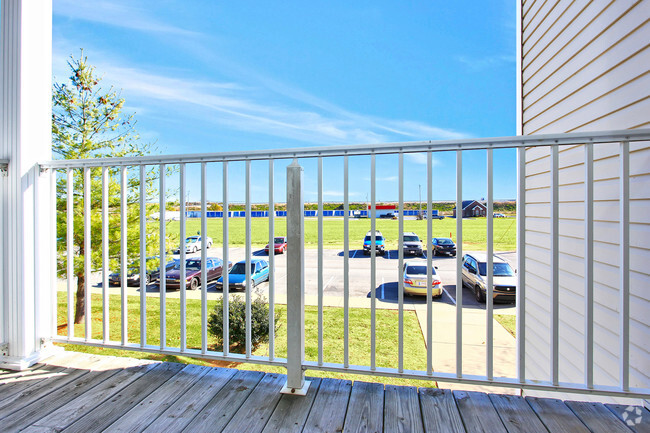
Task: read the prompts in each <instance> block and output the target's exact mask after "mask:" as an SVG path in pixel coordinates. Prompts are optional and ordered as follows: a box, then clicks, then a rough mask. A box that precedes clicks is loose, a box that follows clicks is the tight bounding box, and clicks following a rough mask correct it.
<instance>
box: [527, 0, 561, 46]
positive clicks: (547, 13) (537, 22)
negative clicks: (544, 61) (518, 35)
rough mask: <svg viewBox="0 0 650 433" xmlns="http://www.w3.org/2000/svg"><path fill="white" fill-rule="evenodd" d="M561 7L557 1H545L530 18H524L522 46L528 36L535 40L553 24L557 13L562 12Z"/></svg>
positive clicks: (528, 38)
mask: <svg viewBox="0 0 650 433" xmlns="http://www.w3.org/2000/svg"><path fill="white" fill-rule="evenodd" d="M562 9H563V8H562V7H561V6H559V2H557V1H553V0H551V1H547V2H544V4H543V5H542V6H541V7H540V8H539V10H538V11H537V12H536V13H535V14H534V16H533V17H531V18H530V19H526V24H525V25H524V29H523V30H524V32H523V33H524V35H523V38H522V40H523V43H524V46H526V45H528V41H529V40H530V38H534V40H537V39H538V38H539V37H541V36H542V35H543V34H544V32H546V30H547V29H548V28H549V27H550V26H552V25H553V23H554V22H555V21H556V20H557V15H558V14H559V13H561V12H562Z"/></svg>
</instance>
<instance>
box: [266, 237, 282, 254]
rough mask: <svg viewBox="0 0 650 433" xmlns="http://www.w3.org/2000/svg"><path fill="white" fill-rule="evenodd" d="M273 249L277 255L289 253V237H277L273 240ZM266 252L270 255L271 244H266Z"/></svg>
mask: <svg viewBox="0 0 650 433" xmlns="http://www.w3.org/2000/svg"><path fill="white" fill-rule="evenodd" d="M273 249H274V250H275V253H276V254H282V253H284V252H285V251H287V237H286V236H276V237H275V238H273ZM264 252H265V253H266V254H268V253H269V244H266V246H265V247H264Z"/></svg>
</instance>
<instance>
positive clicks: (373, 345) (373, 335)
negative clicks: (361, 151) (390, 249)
mask: <svg viewBox="0 0 650 433" xmlns="http://www.w3.org/2000/svg"><path fill="white" fill-rule="evenodd" d="M376 169H377V161H376V155H375V154H374V153H373V154H371V155H370V232H371V235H370V369H371V370H373V371H374V370H375V369H376V368H377V360H376V353H377V317H376V314H377V311H376V309H377V295H376V293H375V292H376V289H377V264H376V257H377V252H376V246H375V242H376V241H377V240H376V230H377V222H376V220H375V218H376V213H377V212H376V210H375V209H376V208H377V204H376V176H377V172H376Z"/></svg>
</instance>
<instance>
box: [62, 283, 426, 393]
mask: <svg viewBox="0 0 650 433" xmlns="http://www.w3.org/2000/svg"><path fill="white" fill-rule="evenodd" d="M91 304H92V314H91V317H92V337H93V338H96V339H101V338H102V334H101V331H102V322H101V320H102V298H101V295H99V294H93V296H92V302H91ZM214 304H215V302H214V301H212V302H208V310H209V311H210V310H211V309H212V308H214ZM66 305H67V304H66V294H65V293H64V292H59V296H58V324H59V326H58V328H59V331H58V333H59V334H60V335H67V326H66V308H67V307H66ZM127 305H128V320H127V329H128V335H129V341H130V342H139V341H140V298H139V297H135V296H131V297H129V298H128V304H127ZM159 306H160V301H159V299H158V298H147V307H146V308H147V344H151V345H159V344H160V327H159V316H160V309H159ZM166 311H167V314H166V320H167V345H168V346H169V347H179V346H180V301H179V300H178V299H168V300H167V304H166ZM109 312H110V316H109V317H110V320H109V322H110V337H111V340H113V341H115V340H119V339H120V325H121V317H120V297H119V295H111V296H110V300H109ZM276 315H277V316H278V317H280V328H279V330H278V331H277V333H276V339H275V355H276V357H278V358H286V354H287V334H286V330H287V327H286V306H285V305H277V306H276ZM317 315H318V309H317V307H313V306H307V307H305V332H306V334H305V359H306V360H308V361H317V360H318V321H317V317H318V316H317ZM376 318H377V328H376V329H377V351H376V360H377V366H379V367H394V368H396V367H397V359H398V358H397V357H398V349H397V348H398V312H397V311H394V310H377V315H376ZM323 329H324V336H323V360H324V361H325V362H332V363H343V309H342V308H325V309H324V313H323ZM404 329H405V333H404V336H405V339H404V354H405V356H404V368H405V369H409V370H423V371H425V370H426V347H425V344H424V338H423V336H422V332H421V330H420V325H419V323H418V320H417V317H416V316H415V313H414V312H412V311H406V312H404ZM75 336H78V337H79V336H81V337H83V336H84V325H83V324H79V325H75ZM208 338H209V341H208V347H209V349H211V350H212V349H214V347H215V345H216V338H215V337H212V336H208ZM349 338H350V355H349V356H350V364H353V365H370V310H369V309H361V308H355V309H350V330H349ZM63 346H64V347H66V349H68V350H72V351H76V352H84V353H94V354H101V355H114V356H127V357H134V358H143V359H156V360H166V361H173V362H182V363H191V364H200V365H213V366H228V367H233V368H241V369H247V370H260V371H268V372H278V373H286V370H285V369H284V368H283V367H273V366H266V365H256V364H234V363H223V362H214V361H211V360H204V359H197V358H189V357H177V356H163V355H157V354H150V353H144V352H131V351H125V350H116V349H105V348H97V347H91V346H83V345H68V344H66V345H63ZM187 347H188V348H196V349H199V348H200V347H201V302H200V301H199V300H188V301H187ZM268 349H269V346H268V344H262V345H260V346H259V347H257V348H256V350H255V351H254V354H255V355H259V356H268ZM307 374H308V375H310V376H315V377H336V378H342V379H349V380H363V381H374V382H381V383H388V384H395V385H413V386H429V387H430V386H434V385H435V383H434V382H428V381H421V380H406V379H398V378H390V377H380V376H358V375H351V374H339V373H332V372H319V371H308V373H307Z"/></svg>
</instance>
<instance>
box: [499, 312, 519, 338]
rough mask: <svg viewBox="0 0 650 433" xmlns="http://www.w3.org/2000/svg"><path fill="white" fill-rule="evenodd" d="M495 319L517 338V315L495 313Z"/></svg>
mask: <svg viewBox="0 0 650 433" xmlns="http://www.w3.org/2000/svg"><path fill="white" fill-rule="evenodd" d="M494 320H496V321H497V322H499V323H500V324H501V326H503V327H504V328H505V329H506V331H508V332H509V333H510V335H512V336H513V337H515V338H517V316H514V315H510V314H495V315H494Z"/></svg>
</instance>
